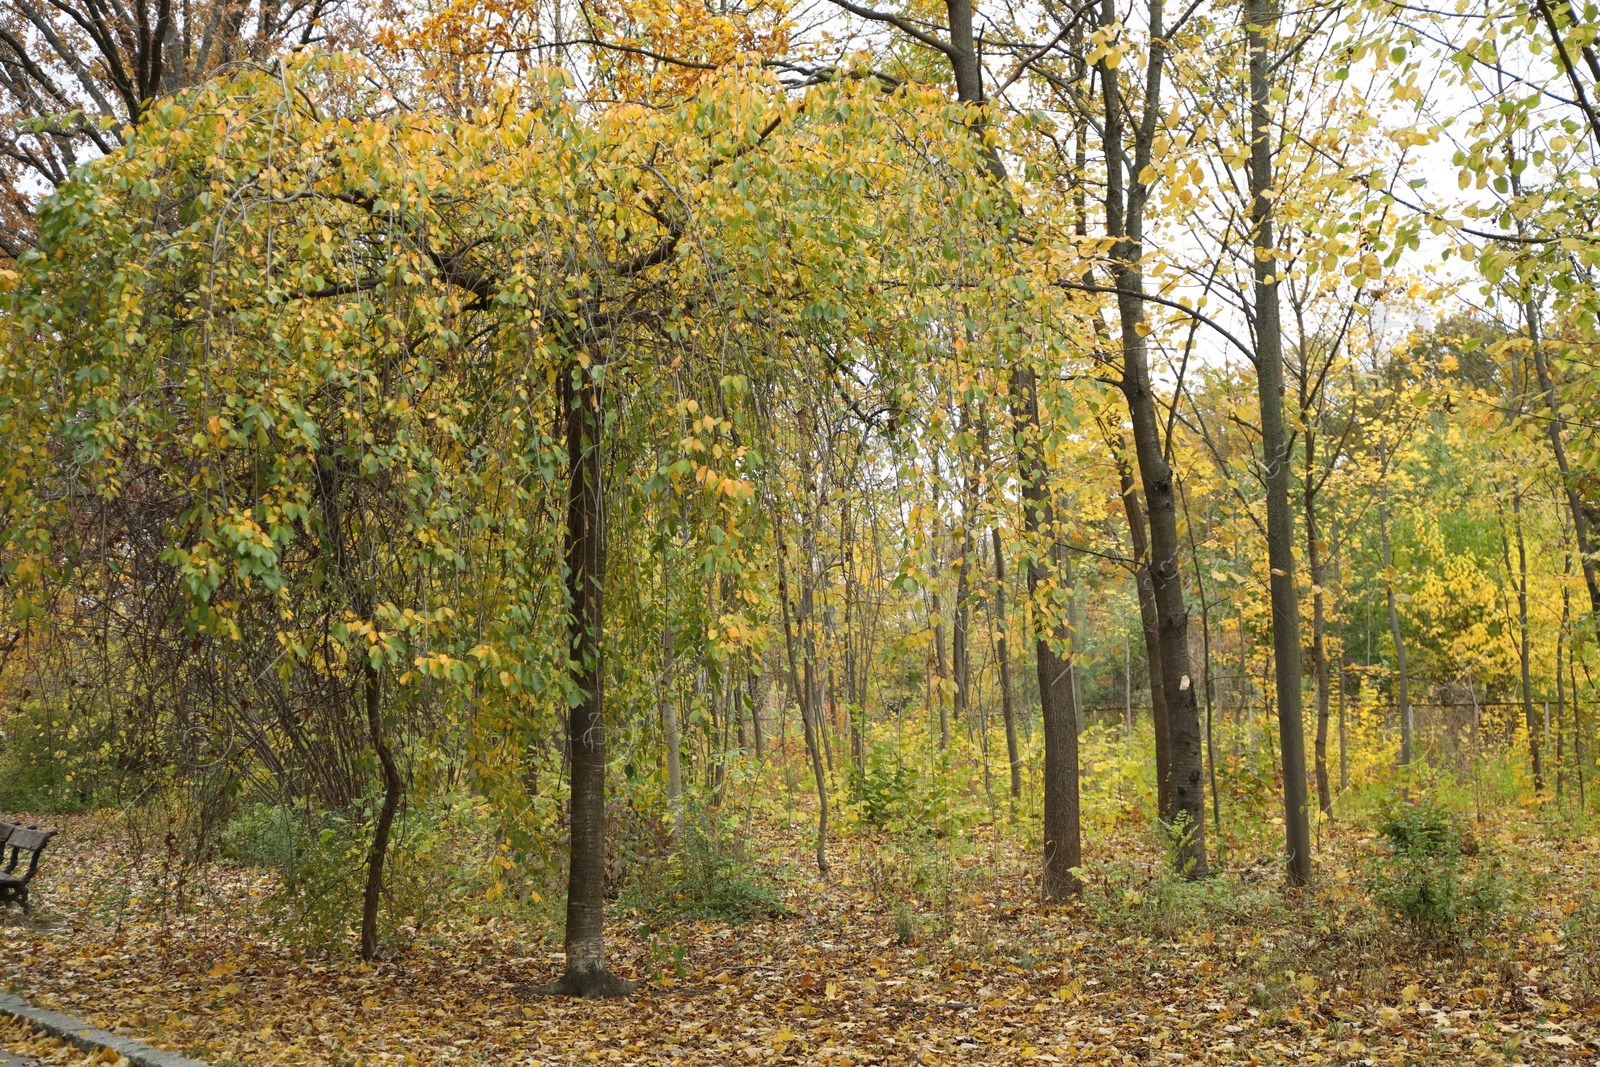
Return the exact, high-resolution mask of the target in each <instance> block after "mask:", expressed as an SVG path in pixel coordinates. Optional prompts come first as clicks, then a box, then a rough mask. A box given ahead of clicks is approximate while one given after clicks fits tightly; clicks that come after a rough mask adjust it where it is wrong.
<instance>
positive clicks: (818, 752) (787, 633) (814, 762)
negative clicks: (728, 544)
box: [778, 522, 828, 878]
mask: <svg viewBox="0 0 1600 1067" xmlns="http://www.w3.org/2000/svg"><path fill="white" fill-rule="evenodd" d="M787 557H788V548H787V546H786V545H785V544H784V539H783V525H782V523H781V522H780V523H779V524H778V599H779V600H780V601H781V602H782V605H783V643H784V648H785V650H786V652H787V653H788V657H789V681H790V684H791V685H792V686H793V687H794V692H795V696H796V697H797V698H798V699H799V702H800V723H801V727H802V729H803V730H804V731H805V740H806V754H807V755H808V756H810V758H811V773H812V775H813V776H814V777H815V779H816V783H817V871H818V872H819V873H820V874H821V875H822V876H823V877H824V878H826V877H827V876H828V780H827V777H826V775H824V774H823V771H822V746H821V745H820V744H818V741H817V729H816V723H815V721H814V719H815V716H814V715H813V714H812V708H811V679H810V677H809V675H808V676H807V677H806V678H805V679H802V678H801V677H800V668H799V665H798V663H797V660H796V654H795V647H794V645H795V642H794V630H793V628H792V627H791V626H790V623H789V619H790V611H789V567H788V564H787V563H786V562H785V561H786V559H787ZM804 610H805V605H803V604H802V605H801V609H800V612H797V613H796V614H797V615H798V622H799V624H800V625H801V626H802V627H804V626H805V625H806V621H807V619H806V616H805V614H803V612H804Z"/></svg>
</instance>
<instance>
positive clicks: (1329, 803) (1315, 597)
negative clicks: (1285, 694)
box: [1305, 427, 1333, 815]
mask: <svg viewBox="0 0 1600 1067" xmlns="http://www.w3.org/2000/svg"><path fill="white" fill-rule="evenodd" d="M1305 435H1306V484H1305V509H1306V569H1307V571H1308V572H1309V573H1310V575H1311V665H1312V668H1313V669H1314V670H1315V671H1316V676H1317V741H1316V760H1317V806H1318V808H1320V809H1321V811H1322V813H1323V814H1324V815H1332V814H1333V783H1332V782H1330V781H1329V780H1328V778H1329V775H1328V704H1329V698H1330V696H1331V695H1332V687H1331V679H1330V677H1329V669H1328V648H1327V641H1326V634H1327V627H1328V624H1327V614H1326V611H1325V609H1324V605H1323V598H1322V582H1323V578H1324V577H1325V568H1324V566H1323V562H1322V542H1321V540H1319V538H1318V533H1317V494H1316V489H1315V486H1314V483H1313V478H1312V475H1313V473H1314V465H1315V462H1316V459H1315V456H1316V446H1315V443H1314V442H1315V436H1314V434H1313V433H1312V431H1311V429H1310V428H1309V427H1307V429H1306V431H1305Z"/></svg>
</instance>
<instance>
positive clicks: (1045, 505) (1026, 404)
mask: <svg viewBox="0 0 1600 1067" xmlns="http://www.w3.org/2000/svg"><path fill="white" fill-rule="evenodd" d="M1011 402H1012V405H1013V410H1012V414H1013V418H1014V419H1015V422H1016V424H1017V427H1016V440H1017V441H1018V444H1019V449H1020V453H1021V454H1020V455H1019V456H1018V466H1019V467H1020V468H1021V473H1022V498H1023V522H1024V526H1025V527H1026V529H1027V531H1028V536H1029V541H1030V547H1031V549H1032V551H1031V553H1030V556H1029V560H1028V595H1029V597H1030V599H1032V600H1033V604H1034V608H1033V618H1034V628H1035V633H1034V656H1035V659H1036V663H1037V667H1038V674H1039V714H1040V721H1041V725H1042V728H1043V730H1044V877H1043V884H1042V886H1041V891H1042V893H1043V895H1044V899H1045V900H1048V901H1052V902H1054V901H1061V900H1065V899H1066V898H1068V897H1070V896H1074V895H1076V894H1077V893H1078V891H1079V890H1080V889H1081V888H1082V886H1081V885H1080V883H1079V881H1078V877H1077V875H1075V874H1073V873H1072V872H1073V870H1074V869H1076V868H1078V867H1079V866H1081V865H1082V863H1083V844H1082V840H1081V837H1080V830H1079V807H1078V730H1077V714H1076V711H1075V709H1074V708H1073V695H1072V677H1071V671H1072V663H1071V659H1070V652H1069V654H1068V655H1069V658H1068V659H1066V660H1063V659H1062V657H1061V656H1060V655H1058V654H1057V653H1056V651H1055V649H1054V648H1053V647H1052V646H1051V636H1052V633H1051V630H1052V627H1051V626H1050V625H1049V621H1048V618H1047V616H1048V614H1049V609H1048V608H1047V606H1046V605H1043V604H1040V603H1039V602H1038V599H1037V597H1038V596H1039V593H1040V586H1042V585H1045V584H1046V583H1047V582H1049V580H1050V578H1051V577H1052V575H1050V574H1049V573H1047V571H1046V569H1045V565H1044V562H1043V560H1042V559H1041V548H1042V546H1043V545H1045V544H1051V545H1054V543H1055V540H1056V539H1055V536H1054V530H1053V527H1054V524H1055V523H1054V511H1053V508H1052V507H1051V504H1050V498H1049V494H1050V490H1049V484H1048V481H1047V479H1048V472H1047V471H1046V469H1045V465H1044V459H1043V457H1042V456H1040V454H1039V448H1040V442H1039V436H1040V427H1039V397H1038V387H1037V381H1036V378H1035V376H1034V372H1033V369H1032V368H1031V367H1026V366H1024V365H1021V364H1018V365H1017V366H1016V367H1014V368H1013V370H1012V372H1011ZM1053 562H1055V563H1057V565H1058V567H1057V568H1056V570H1057V573H1056V575H1055V577H1056V578H1057V584H1064V579H1065V576H1064V575H1062V574H1061V572H1060V570H1059V564H1060V563H1061V562H1062V560H1060V559H1059V558H1058V559H1056V560H1054V561H1053Z"/></svg>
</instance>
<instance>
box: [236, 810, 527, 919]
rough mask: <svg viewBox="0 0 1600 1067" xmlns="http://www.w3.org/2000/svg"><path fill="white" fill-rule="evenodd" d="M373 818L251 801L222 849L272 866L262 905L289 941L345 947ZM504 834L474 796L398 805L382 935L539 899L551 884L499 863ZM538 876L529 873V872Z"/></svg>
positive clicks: (357, 906) (357, 913) (357, 912)
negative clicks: (273, 878)
mask: <svg viewBox="0 0 1600 1067" xmlns="http://www.w3.org/2000/svg"><path fill="white" fill-rule="evenodd" d="M372 814H373V813H372V812H371V811H369V810H367V809H366V808H365V807H358V808H356V809H354V810H352V811H347V812H327V811H320V812H319V811H313V810H309V809H304V808H295V807H290V806H286V805H278V804H254V805H251V806H248V807H245V808H243V809H241V810H240V811H239V812H238V814H236V815H235V816H234V818H233V819H232V820H231V821H230V822H229V823H228V825H227V827H226V829H224V830H223V832H222V835H221V844H222V854H223V855H224V856H225V857H227V858H228V859H231V860H233V861H235V862H237V863H241V864H245V865H249V866H255V867H264V868H268V869H271V870H274V871H276V872H278V875H279V878H278V886H277V888H276V889H275V890H274V892H273V893H272V894H271V896H270V897H269V898H268V900H267V901H266V904H267V907H266V911H267V913H268V921H269V922H270V923H271V924H272V925H273V926H275V927H276V928H277V929H278V930H280V931H281V932H282V933H283V934H284V935H285V936H287V937H288V938H289V939H290V940H292V941H294V942H295V943H297V944H300V945H302V946H305V947H313V946H315V947H320V948H324V949H326V948H333V947H335V946H341V945H345V944H347V943H348V942H349V940H350V938H351V937H352V936H353V931H354V930H355V928H356V927H357V926H358V925H359V923H360V919H361V902H362V894H363V892H364V890H365V886H366V875H367V854H368V850H369V849H370V848H371V845H372ZM503 840H504V838H503V836H502V835H501V834H500V833H499V830H498V824H497V823H495V822H494V821H493V820H492V819H490V818H489V817H488V815H487V813H486V811H485V810H484V808H483V805H482V804H481V802H479V801H476V800H474V799H472V798H470V797H465V796H462V795H446V794H440V795H435V796H433V797H428V798H424V799H422V800H419V801H417V802H415V803H410V804H407V805H406V806H404V807H402V809H401V811H400V815H399V816H398V817H397V818H396V820H395V825H394V830H393V833H392V835H391V837H390V839H389V852H388V855H387V857H386V858H385V861H384V886H383V907H382V911H381V913H380V921H381V923H382V926H383V928H384V931H383V938H384V940H385V941H388V940H390V938H391V937H392V936H393V934H394V933H395V932H396V931H397V930H398V929H399V928H400V927H402V926H406V927H411V928H413V929H414V930H417V931H420V930H423V929H425V928H427V927H429V926H431V925H433V924H434V923H435V922H437V921H439V920H440V919H441V918H443V917H446V916H449V917H462V916H466V915H477V914H482V913H483V912H484V911H485V910H491V911H497V912H498V911H505V910H506V909H508V908H516V907H518V906H520V905H522V904H526V903H529V902H531V903H538V902H540V901H541V900H542V896H541V894H540V893H539V892H538V891H537V890H538V889H547V888H548V886H546V885H545V884H544V883H543V882H538V884H537V885H526V886H524V885H520V884H517V883H516V882H514V881H513V880H512V879H511V877H510V876H511V875H518V874H523V873H524V872H522V871H521V868H520V867H519V866H517V865H515V864H510V863H507V862H504V849H503V848H502V847H501V842H503ZM508 867H509V868H510V869H509V870H508V869H507V868H508ZM537 875H538V872H537V871H536V870H532V871H528V872H526V878H534V879H537Z"/></svg>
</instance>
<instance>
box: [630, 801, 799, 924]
mask: <svg viewBox="0 0 1600 1067" xmlns="http://www.w3.org/2000/svg"><path fill="white" fill-rule="evenodd" d="M738 829H739V828H738V825H737V824H736V823H735V822H734V821H733V820H730V819H728V818H727V817H725V816H724V815H723V814H722V813H721V812H720V811H718V810H717V809H716V808H714V807H710V806H704V807H702V806H698V805H694V806H690V807H689V808H688V809H687V810H685V811H684V812H683V813H682V817H681V819H680V821H679V822H678V829H677V835H676V839H675V840H674V839H673V838H672V837H671V835H670V832H666V833H667V836H666V839H665V840H664V841H662V842H660V843H659V846H658V847H657V848H654V849H651V850H650V851H648V852H642V853H634V854H633V855H632V856H631V857H630V859H629V862H628V864H627V866H626V867H625V868H624V869H622V870H621V871H618V872H614V874H613V877H614V878H618V877H621V876H622V875H624V874H625V878H626V880H625V882H624V884H622V885H621V886H620V887H619V889H620V892H621V894H622V896H623V900H624V904H625V906H627V907H629V908H631V909H633V910H635V911H637V912H642V913H644V914H645V915H648V916H652V917H655V918H665V917H677V918H695V919H714V920H719V921H722V922H729V923H743V922H750V921H752V920H755V919H763V918H777V917H779V916H782V915H783V914H785V912H784V907H783V901H782V898H781V897H780V895H779V893H778V892H777V890H776V889H775V888H774V886H773V884H772V881H771V878H770V876H769V875H768V874H767V873H766V872H765V871H763V870H762V868H761V866H760V864H758V863H757V862H756V861H755V859H754V857H752V856H751V855H750V851H749V849H748V847H747V846H746V844H745V841H744V838H743V837H742V836H741V835H740V833H739V832H738ZM637 839H638V838H636V840H637Z"/></svg>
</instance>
